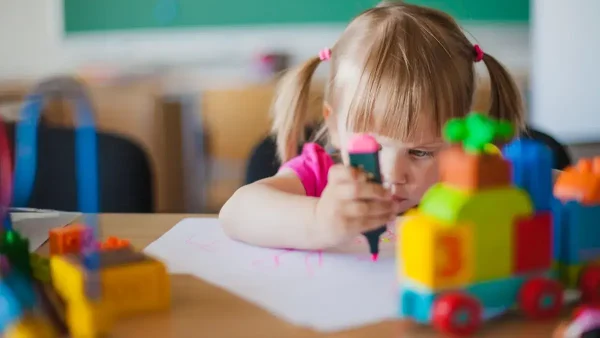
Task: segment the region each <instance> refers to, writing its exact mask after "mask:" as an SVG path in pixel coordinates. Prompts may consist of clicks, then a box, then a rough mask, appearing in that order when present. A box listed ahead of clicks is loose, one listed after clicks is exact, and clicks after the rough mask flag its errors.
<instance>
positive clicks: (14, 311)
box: [0, 281, 23, 332]
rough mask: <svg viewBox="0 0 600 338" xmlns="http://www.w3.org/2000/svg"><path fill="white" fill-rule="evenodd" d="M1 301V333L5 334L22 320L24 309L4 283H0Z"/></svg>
mask: <svg viewBox="0 0 600 338" xmlns="http://www.w3.org/2000/svg"><path fill="white" fill-rule="evenodd" d="M0 299H2V302H0V332H4V331H5V330H6V329H7V328H9V327H10V326H11V325H12V323H13V322H15V321H17V320H18V319H19V318H21V315H22V313H23V308H22V307H21V303H20V302H19V299H18V298H17V297H16V296H15V293H14V292H13V290H12V289H11V288H10V287H9V286H8V285H6V283H4V282H3V281H0Z"/></svg>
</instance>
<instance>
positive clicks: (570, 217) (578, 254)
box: [552, 201, 600, 265]
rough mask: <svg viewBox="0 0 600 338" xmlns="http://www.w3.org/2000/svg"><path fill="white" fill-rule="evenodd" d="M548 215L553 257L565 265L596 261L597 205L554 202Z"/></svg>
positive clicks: (599, 239) (599, 255) (599, 245)
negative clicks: (551, 217)
mask: <svg viewBox="0 0 600 338" xmlns="http://www.w3.org/2000/svg"><path fill="white" fill-rule="evenodd" d="M552 216H553V219H554V220H553V226H554V228H553V232H554V235H553V237H554V239H553V242H554V243H553V246H554V249H553V253H554V258H555V260H557V261H558V262H559V263H563V264H566V265H577V264H579V265H583V264H585V263H590V262H595V261H598V260H600V226H598V220H599V219H600V205H599V206H586V205H582V204H581V203H579V202H577V201H570V202H567V203H565V204H563V203H560V202H559V201H554V203H553V211H552Z"/></svg>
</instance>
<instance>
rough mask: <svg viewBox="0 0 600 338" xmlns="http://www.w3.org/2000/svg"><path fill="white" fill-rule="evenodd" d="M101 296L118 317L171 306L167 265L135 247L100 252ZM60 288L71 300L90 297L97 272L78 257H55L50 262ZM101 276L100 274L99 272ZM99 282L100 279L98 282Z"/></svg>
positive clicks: (78, 300)
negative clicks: (89, 269)
mask: <svg viewBox="0 0 600 338" xmlns="http://www.w3.org/2000/svg"><path fill="white" fill-rule="evenodd" d="M100 255H101V256H100V262H101V263H100V264H101V267H100V270H99V272H95V273H99V275H100V277H99V279H100V281H99V285H100V297H101V299H102V301H103V302H107V303H109V305H110V308H111V309H112V310H113V311H114V314H115V316H116V317H121V316H127V315H132V314H137V313H140V312H145V311H153V310H163V309H166V308H168V307H169V304H170V299H171V286H170V282H169V275H168V273H167V269H166V267H165V266H164V264H163V263H162V262H160V261H158V260H155V259H153V258H150V257H148V256H146V255H144V254H143V253H139V252H134V251H132V250H131V248H124V249H120V250H110V251H104V252H101V253H100ZM50 265H51V270H52V281H53V285H54V287H55V289H56V291H57V292H58V293H59V295H60V296H61V297H62V298H63V299H65V300H66V301H67V302H80V301H82V300H84V299H86V298H87V297H88V291H89V289H88V287H90V286H91V284H92V283H94V282H95V281H94V280H92V279H91V277H92V276H93V275H94V274H92V273H90V272H89V271H86V270H85V267H84V266H83V265H81V263H80V262H79V260H78V258H77V257H75V256H53V257H52V258H51V261H50ZM96 276H97V275H96ZM96 282H97V281H96Z"/></svg>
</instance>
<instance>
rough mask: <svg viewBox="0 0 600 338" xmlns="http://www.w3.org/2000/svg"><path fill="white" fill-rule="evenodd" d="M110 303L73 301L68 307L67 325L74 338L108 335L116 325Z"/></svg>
mask: <svg viewBox="0 0 600 338" xmlns="http://www.w3.org/2000/svg"><path fill="white" fill-rule="evenodd" d="M111 311H112V310H111V308H110V303H107V302H96V301H88V300H81V301H73V302H69V304H68V305H67V313H66V317H67V324H68V327H69V333H70V335H71V337H73V338H93V337H101V336H105V335H108V334H109V333H110V330H111V329H112V326H113V324H114V319H115V318H114V317H113V314H112V312H111Z"/></svg>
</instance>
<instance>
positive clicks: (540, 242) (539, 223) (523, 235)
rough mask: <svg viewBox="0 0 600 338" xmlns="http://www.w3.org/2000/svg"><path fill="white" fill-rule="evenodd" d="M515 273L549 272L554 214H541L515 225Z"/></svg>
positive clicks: (517, 222) (521, 220) (524, 219)
mask: <svg viewBox="0 0 600 338" xmlns="http://www.w3.org/2000/svg"><path fill="white" fill-rule="evenodd" d="M514 227H515V229H514V232H513V234H514V240H513V243H515V248H514V257H513V258H514V262H513V267H514V269H513V271H514V272H515V273H527V272H531V271H537V270H547V269H550V268H551V267H552V214H551V213H550V212H541V213H539V214H537V215H535V216H533V217H528V218H523V219H520V220H517V221H516V222H515V223H514Z"/></svg>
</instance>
